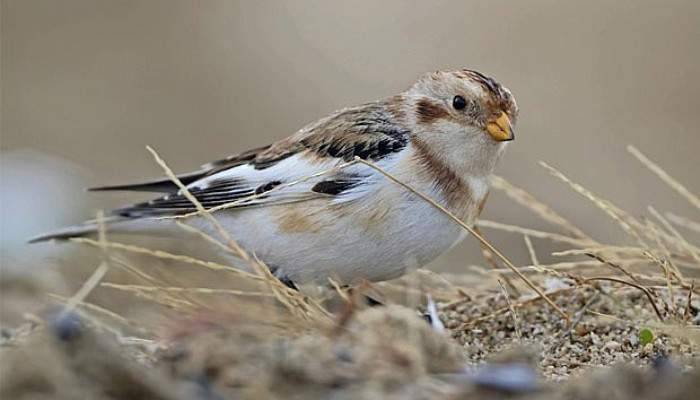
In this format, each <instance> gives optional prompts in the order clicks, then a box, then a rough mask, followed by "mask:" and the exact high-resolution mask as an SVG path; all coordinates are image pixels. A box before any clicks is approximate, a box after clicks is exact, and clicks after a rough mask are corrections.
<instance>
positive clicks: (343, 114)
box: [90, 101, 409, 201]
mask: <svg viewBox="0 0 700 400" xmlns="http://www.w3.org/2000/svg"><path fill="white" fill-rule="evenodd" d="M391 104H392V103H390V102H389V101H384V102H376V103H369V104H365V105H362V106H358V107H353V108H348V109H344V110H341V111H338V112H336V113H334V114H332V115H331V116H329V117H326V118H323V119H321V120H319V121H317V122H314V123H312V124H310V125H308V126H306V127H305V128H303V129H301V130H300V131H299V132H297V133H296V134H294V135H292V136H290V137H287V138H285V139H282V140H280V141H278V142H275V143H273V144H271V145H268V146H263V147H258V148H255V149H252V150H249V151H246V152H243V153H239V154H235V155H232V156H229V157H226V158H223V159H220V160H216V161H213V162H210V163H208V164H205V165H203V166H202V168H201V169H200V170H197V171H194V172H189V173H185V174H182V175H178V179H180V181H181V182H182V183H184V184H185V185H190V184H194V183H196V182H197V181H199V180H202V179H205V178H207V177H210V176H212V175H214V174H216V173H219V172H221V171H225V170H228V169H232V168H236V167H239V166H243V165H250V166H252V167H253V168H254V169H255V170H265V169H267V168H270V167H272V166H274V165H276V164H277V163H279V162H280V161H282V160H284V159H286V158H288V157H291V156H293V155H295V154H299V153H307V154H309V156H310V158H316V159H320V160H323V159H341V160H344V161H350V160H352V159H353V158H354V157H356V156H357V157H360V158H362V159H368V160H374V161H377V160H379V159H381V158H383V157H386V156H388V155H390V154H393V153H396V152H398V151H400V150H402V149H403V148H404V147H405V146H406V145H407V144H408V135H409V131H408V130H407V129H406V128H404V127H403V126H402V124H400V123H399V122H398V119H397V116H396V115H395V112H393V111H392V110H393V108H392V107H391ZM263 184H264V183H263ZM90 190H91V191H117V190H124V191H145V192H161V193H170V194H175V193H177V191H178V187H177V186H176V185H175V184H174V183H173V182H172V181H171V180H170V179H167V178H162V179H157V180H152V181H147V182H140V183H134V184H124V185H110V186H100V187H94V188H91V189H90ZM250 190H253V191H254V190H255V187H253V188H251V189H250ZM250 190H248V191H250ZM230 200H231V199H229V201H230Z"/></svg>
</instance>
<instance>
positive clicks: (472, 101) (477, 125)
mask: <svg viewBox="0 0 700 400" xmlns="http://www.w3.org/2000/svg"><path fill="white" fill-rule="evenodd" d="M401 97H402V99H403V104H404V106H403V107H402V108H403V110H404V111H405V112H406V114H407V115H409V116H410V117H409V119H410V120H411V122H412V123H411V125H412V132H413V133H414V138H415V139H416V140H418V141H420V142H423V143H426V144H427V145H428V146H429V147H430V148H431V149H434V150H435V152H436V153H437V154H439V155H440V156H442V157H445V158H446V160H445V161H447V162H449V163H452V164H453V165H455V166H457V164H462V163H465V162H466V163H468V164H469V165H463V166H464V167H465V168H467V169H470V170H475V169H477V168H478V167H483V168H478V169H483V171H484V172H490V170H491V169H492V168H493V166H494V164H495V162H496V160H498V158H499V155H500V154H501V152H502V150H503V148H504V146H505V143H507V142H508V141H511V140H513V139H514V138H515V135H514V131H513V127H514V125H515V122H516V120H517V115H518V107H517V105H516V104H515V100H514V99H513V96H512V95H511V93H510V91H509V90H508V89H506V88H505V87H503V86H501V85H500V84H499V83H498V82H496V81H495V80H494V79H492V78H489V77H487V76H485V75H483V74H481V73H479V72H476V71H473V70H468V69H462V70H457V71H437V72H433V73H429V74H426V75H424V76H423V77H421V78H420V79H419V80H418V81H417V82H416V83H415V84H413V86H411V87H410V88H409V89H408V90H407V91H406V92H404V93H403V94H402V96H401ZM474 172H476V171H474Z"/></svg>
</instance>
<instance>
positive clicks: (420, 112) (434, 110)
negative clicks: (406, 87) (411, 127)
mask: <svg viewBox="0 0 700 400" xmlns="http://www.w3.org/2000/svg"><path fill="white" fill-rule="evenodd" d="M416 115H417V118H418V122H420V123H422V124H432V123H433V122H435V121H437V120H440V119H444V118H447V117H448V116H449V114H448V113H447V110H445V107H443V106H442V105H441V104H437V103H435V102H433V101H430V100H428V99H423V100H420V101H419V102H418V103H417V104H416Z"/></svg>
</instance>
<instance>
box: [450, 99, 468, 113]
mask: <svg viewBox="0 0 700 400" xmlns="http://www.w3.org/2000/svg"><path fill="white" fill-rule="evenodd" d="M466 106H467V101H466V100H464V97H462V96H455V98H454V99H452V107H454V108H455V110H463V109H464V107H466Z"/></svg>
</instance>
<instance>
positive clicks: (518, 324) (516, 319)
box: [498, 280, 523, 339]
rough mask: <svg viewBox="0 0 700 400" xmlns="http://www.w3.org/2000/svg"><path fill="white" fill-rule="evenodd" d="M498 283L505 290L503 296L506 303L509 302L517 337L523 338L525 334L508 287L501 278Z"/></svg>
mask: <svg viewBox="0 0 700 400" xmlns="http://www.w3.org/2000/svg"><path fill="white" fill-rule="evenodd" d="M498 284H499V285H500V286H501V291H503V297H504V298H505V300H506V304H508V310H509V311H510V315H511V317H512V318H513V330H515V337H516V338H517V339H521V338H522V337H523V335H522V334H521V333H520V322H518V314H517V313H516V312H515V308H514V307H513V303H511V302H510V296H509V295H508V290H507V289H506V287H505V285H504V284H503V282H501V281H500V280H499V281H498Z"/></svg>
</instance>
